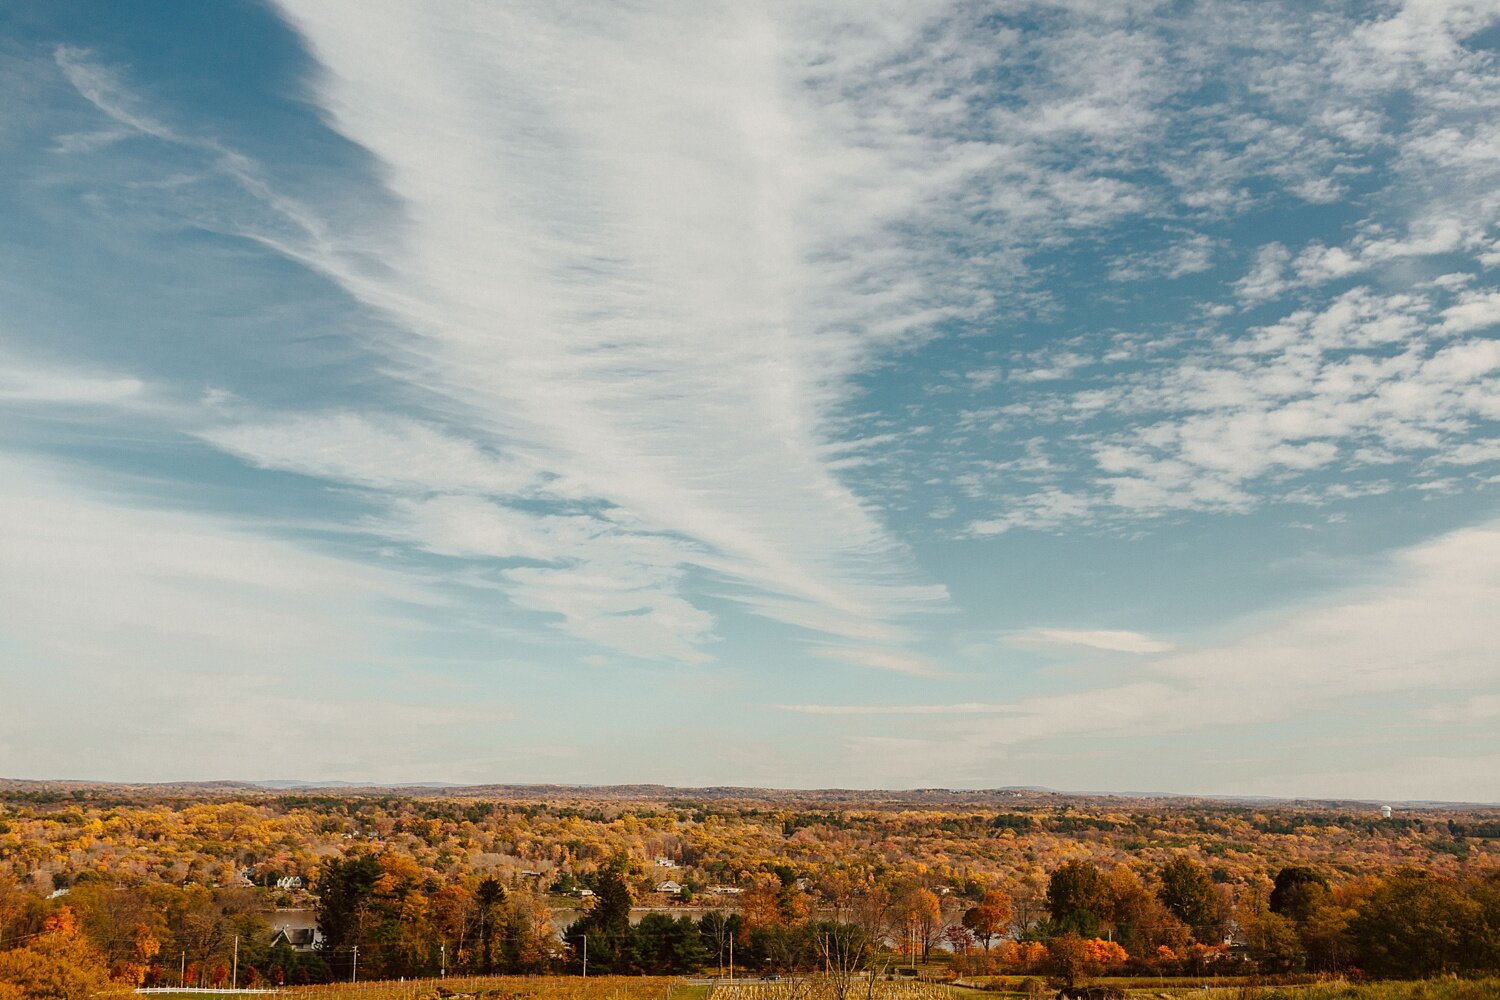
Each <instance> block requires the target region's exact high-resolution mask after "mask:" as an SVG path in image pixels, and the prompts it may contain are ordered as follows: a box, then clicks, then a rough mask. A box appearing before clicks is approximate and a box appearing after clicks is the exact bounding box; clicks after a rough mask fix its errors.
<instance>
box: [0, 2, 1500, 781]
mask: <svg viewBox="0 0 1500 1000" xmlns="http://www.w3.org/2000/svg"><path fill="white" fill-rule="evenodd" d="M0 88H3V92H4V93H6V94H7V95H8V99H7V100H6V101H5V102H4V103H3V106H0V179H3V183H0V772H3V773H5V774H10V775H16V776H26V777H92V778H106V779H144V780H164V779H174V778H200V779H201V778H217V777H240V778H262V777H295V778H307V779H346V780H377V781H412V780H446V781H459V782H478V781H563V782H625V781H663V782H671V783H681V784H729V783H732V784H763V785H780V786H822V785H850V786H867V787H869V786H874V787H910V786H931V785H942V786H950V787H987V786H1000V785H1048V786H1053V787H1059V788H1068V789H1079V790H1086V789H1094V790H1161V791H1177V792H1204V793H1246V794H1289V795H1309V796H1335V795H1338V796H1362V797H1370V798H1389V799H1405V798H1427V799H1471V800H1486V801H1494V800H1500V778H1497V775H1500V738H1497V737H1496V735H1495V733H1496V731H1497V729H1500V725H1497V724H1500V624H1497V623H1500V614H1497V613H1496V612H1497V609H1500V519H1497V511H1496V503H1495V496H1496V485H1497V483H1500V441H1497V436H1496V429H1497V423H1500V390H1497V377H1496V376H1497V371H1500V340H1497V336H1496V334H1497V331H1500V7H1497V5H1496V4H1494V3H1460V2H1438V0H1432V2H1415V0H1414V2H1410V3H1407V4H1404V5H1401V4H1353V5H1304V4H1287V5H1283V4H1275V3H1265V4H1241V3H1224V4H1191V5H1188V4H1168V3H1163V4H1155V3H1119V4H1110V3H1102V4H1101V3H1093V2H1090V3H1077V4H1066V3H1061V4H1008V5H1003V6H999V7H997V6H992V5H990V6H987V5H979V4H939V3H933V4H906V3H899V4H897V3H892V4H884V3H879V2H876V3H870V2H861V3H850V4H840V3H816V4H800V3H795V2H785V3H781V2H778V3H772V4H766V5H744V4H702V3H691V4H686V3H685V4H672V3H661V4H657V3H641V4H624V5H603V4H575V5H560V4H555V3H536V4H532V3H526V2H520V3H513V4H483V3H475V4H463V3H451V4H441V5H410V4H396V3H392V4H389V5H386V4H381V3H376V4H371V3H369V2H368V0H361V2H358V3H355V2H353V0H348V2H344V0H287V2H279V3H275V4H271V5H261V4H257V3H230V4H214V5H203V4H193V3H161V4H152V5H149V6H142V5H119V4H108V3H85V2H73V3H62V4H24V3H23V4H14V5H10V6H9V7H7V8H6V9H5V10H4V11H3V12H0Z"/></svg>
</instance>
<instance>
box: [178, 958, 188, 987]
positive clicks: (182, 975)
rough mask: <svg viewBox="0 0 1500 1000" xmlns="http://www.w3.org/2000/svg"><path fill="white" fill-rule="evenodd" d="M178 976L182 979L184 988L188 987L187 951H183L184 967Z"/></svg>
mask: <svg viewBox="0 0 1500 1000" xmlns="http://www.w3.org/2000/svg"><path fill="white" fill-rule="evenodd" d="M177 978H179V979H181V980H182V988H183V989H187V952H183V953H182V968H181V970H180V971H179V972H178V976H177Z"/></svg>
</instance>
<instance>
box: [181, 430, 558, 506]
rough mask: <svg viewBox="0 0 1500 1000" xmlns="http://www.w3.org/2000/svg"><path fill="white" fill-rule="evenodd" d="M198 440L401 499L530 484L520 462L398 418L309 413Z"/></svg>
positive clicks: (271, 465) (530, 472)
mask: <svg viewBox="0 0 1500 1000" xmlns="http://www.w3.org/2000/svg"><path fill="white" fill-rule="evenodd" d="M200 436H201V437H202V438H203V439H204V440H205V441H207V442H209V443H210V444H213V445H215V446H216V447H218V448H221V449H223V450H224V451H227V452H229V453H230V454H233V455H238V456H239V457H241V458H243V459H245V460H246V461H248V462H250V463H251V464H253V465H256V466H259V467H261V468H267V469H282V470H286V471H290V472H299V473H302V474H304V475H309V476H316V477H320V478H325V479H337V480H340V481H342V482H347V483H355V484H358V485H361V486H368V487H373V488H377V489H385V490H391V491H395V492H402V493H406V492H413V491H415V492H419V493H427V492H440V491H468V492H473V493H480V494H515V493H522V492H525V491H527V490H528V489H529V488H531V487H533V486H534V485H535V484H536V481H537V475H536V471H535V468H534V467H533V466H532V464H531V463H529V462H527V461H525V460H524V459H520V458H517V457H515V456H507V455H505V454H501V453H499V452H496V451H492V450H487V449H484V448H481V447H479V446H478V445H476V444H474V443H473V442H471V441H465V440H462V439H460V438H457V437H454V436H453V435H451V434H447V433H444V432H443V431H442V430H440V429H438V428H435V427H432V426H429V425H425V424H421V423H418V422H416V421H413V420H409V419H404V418H396V417H380V416H375V417H367V416H363V415H360V414H357V413H328V414H315V415H310V416H305V417H293V418H282V419H279V420H276V421H274V422H270V423H241V424H233V425H228V426H223V427H217V428H211V429H208V430H205V431H202V432H200Z"/></svg>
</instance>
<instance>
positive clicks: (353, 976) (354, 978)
mask: <svg viewBox="0 0 1500 1000" xmlns="http://www.w3.org/2000/svg"><path fill="white" fill-rule="evenodd" d="M349 982H351V983H357V982H359V945H355V946H354V964H353V965H352V966H350V968H349Z"/></svg>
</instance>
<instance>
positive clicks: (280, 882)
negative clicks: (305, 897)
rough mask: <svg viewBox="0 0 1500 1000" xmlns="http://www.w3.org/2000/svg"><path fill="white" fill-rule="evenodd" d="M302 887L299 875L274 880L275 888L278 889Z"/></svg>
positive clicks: (284, 876)
mask: <svg viewBox="0 0 1500 1000" xmlns="http://www.w3.org/2000/svg"><path fill="white" fill-rule="evenodd" d="M302 886H303V882H302V876H301V875H283V876H281V878H279V879H277V880H276V888H278V889H283V890H286V889H300V888H302Z"/></svg>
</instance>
